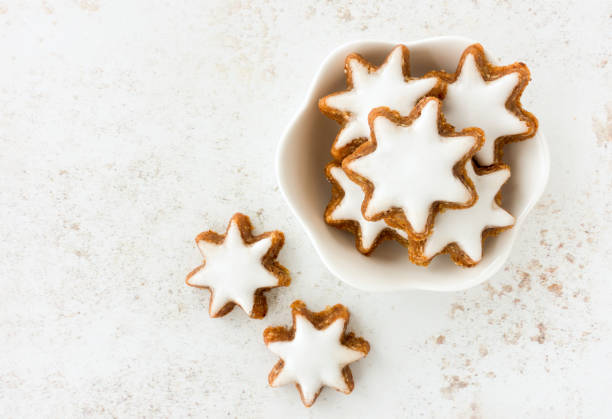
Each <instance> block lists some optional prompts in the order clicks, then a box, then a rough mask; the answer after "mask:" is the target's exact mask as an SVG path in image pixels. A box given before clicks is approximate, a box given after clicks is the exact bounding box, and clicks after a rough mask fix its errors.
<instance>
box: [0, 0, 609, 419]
mask: <svg viewBox="0 0 612 419" xmlns="http://www.w3.org/2000/svg"><path fill="white" fill-rule="evenodd" d="M611 18H612V6H611V4H610V2H608V1H605V0H603V1H589V2H571V1H564V2H552V1H551V2H533V1H495V2H492V1H482V0H478V1H473V2H456V1H439V2H416V1H395V2H392V1H381V0H377V1H369V2H357V1H355V2H351V1H340V2H332V1H318V2H315V1H312V2H306V1H304V2H297V1H296V2H289V1H281V0H279V1H267V0H255V1H252V2H246V1H243V2H241V1H226V0H223V1H195V0H193V1H157V0H155V1H153V0H142V1H119V0H118V1H102V0H99V1H98V0H65V1H61V0H59V1H52V0H33V1H21V0H19V1H17V0H15V1H7V0H0V53H1V54H2V63H1V64H0V203H1V205H0V254H1V255H2V257H1V260H2V263H0V281H1V283H0V416H1V417H3V418H6V417H37V418H38V417H84V416H97V417H184V416H198V417H211V418H219V417H249V418H263V417H300V416H305V417H329V418H338V417H342V416H344V415H346V417H438V418H447V417H461V418H468V417H475V418H479V417H485V418H503V417H507V418H526V417H530V418H538V419H540V418H557V417H560V418H564V417H571V418H577V417H584V418H592V417H602V418H604V417H610V416H611V415H612V410H611V409H612V408H611V404H610V388H612V373H611V370H612V292H611V289H612V274H611V271H612V266H611V259H612V245H611V239H610V237H611V234H612V231H611V230H612V229H611V224H612V223H611V220H612V214H611V210H610V208H611V205H612V193H611V192H612V189H611V188H612V99H611V97H610V92H611V91H612V77H611V68H612V61H611V60H612V57H611V50H612V48H611V33H612V31H611V23H612V19H611ZM444 34H457V35H465V36H469V37H472V38H474V39H477V40H480V41H481V42H482V43H483V44H484V45H485V46H486V47H488V48H489V49H490V50H492V51H494V52H495V54H497V55H498V56H499V57H500V58H501V59H502V60H503V61H504V62H508V63H510V62H513V61H516V60H521V61H524V62H526V63H528V65H529V66H530V68H531V72H532V76H533V82H532V84H530V85H529V87H528V89H527V91H526V92H525V95H524V103H525V106H526V108H528V109H529V110H531V111H532V112H533V113H535V114H536V115H537V116H538V118H539V120H540V123H541V129H542V130H543V131H544V132H545V133H546V135H547V137H548V139H549V142H550V149H551V159H552V172H551V179H550V183H549V185H548V189H547V190H546V193H545V195H544V197H543V198H542V200H541V202H540V203H539V204H538V206H537V207H536V208H535V210H534V211H533V212H532V214H531V215H530V216H529V218H528V220H527V222H526V223H525V225H524V227H523V229H522V231H521V234H520V237H519V239H518V242H517V243H516V246H515V248H514V250H513V253H512V255H511V257H510V259H509V262H508V263H507V265H506V267H505V269H504V270H503V271H502V272H500V273H499V274H497V275H496V276H495V277H494V278H493V279H492V280H491V281H489V282H488V283H487V284H484V285H482V286H478V287H476V288H474V289H471V290H468V291H465V292H459V293H450V294H437V293H431V292H407V293H393V294H370V293H366V292H361V291H358V290H355V289H352V288H350V287H348V286H347V285H345V284H343V283H341V282H340V281H338V280H337V279H335V278H334V277H332V275H331V274H330V273H329V272H328V271H327V270H326V269H325V267H324V266H323V265H322V263H321V262H320V261H319V259H318V257H317V255H316V254H315V251H314V249H313V248H312V246H311V245H310V244H309V242H308V239H307V237H306V235H305V233H304V232H303V231H302V229H301V228H300V227H299V225H298V223H297V221H296V219H295V218H294V217H293V216H292V214H291V213H290V211H289V208H288V207H287V206H286V205H285V203H284V202H283V199H282V197H281V195H280V193H279V191H278V188H277V186H276V180H275V177H274V171H273V162H274V151H275V148H276V144H277V141H278V138H279V136H280V134H281V132H282V130H283V128H284V126H285V125H286V124H287V122H288V121H289V120H290V118H291V117H292V115H293V114H294V112H295V111H296V110H297V108H298V106H299V105H300V103H301V101H302V99H303V96H304V94H305V91H306V89H307V86H308V85H309V83H310V82H311V79H312V77H313V76H314V73H315V71H316V69H317V67H318V65H319V63H320V62H321V60H323V58H324V57H325V56H326V55H327V54H328V52H329V51H330V50H332V49H333V48H335V47H336V46H338V45H339V44H341V43H344V42H347V41H351V40H355V39H360V38H377V39H390V40H415V39H419V38H423V37H428V36H434V35H444ZM236 210H242V211H244V212H246V213H247V214H249V215H250V216H251V217H252V219H253V222H254V224H255V226H256V228H257V231H264V229H272V228H278V229H281V230H283V231H284V232H285V234H286V239H287V240H286V246H285V248H284V249H283V251H282V253H281V261H282V263H283V264H285V265H286V266H288V267H289V268H290V269H291V270H292V272H293V284H292V286H291V287H290V288H288V289H283V290H277V291H273V292H270V293H269V297H268V298H269V300H268V301H269V303H270V312H269V315H268V316H267V317H266V318H265V319H264V320H259V321H255V320H248V319H247V318H246V316H245V315H244V313H242V312H241V311H238V310H234V311H233V312H232V313H231V314H230V315H228V316H227V317H225V318H223V319H220V320H211V319H209V317H208V314H207V304H208V294H207V293H206V292H203V291H201V290H197V289H192V288H188V287H186V286H184V284H183V280H184V276H185V274H186V273H187V272H189V271H190V270H191V269H192V268H193V267H195V266H196V265H197V264H198V263H199V262H200V256H199V253H198V251H197V250H196V248H195V245H194V242H193V238H194V236H195V235H196V234H197V233H198V232H200V231H202V230H205V229H208V228H213V229H217V230H220V229H222V228H223V227H224V226H225V224H226V222H227V220H228V218H229V216H230V215H231V214H232V213H233V212H234V211H236ZM298 297H300V298H303V299H305V300H306V301H308V302H310V304H311V306H312V307H313V308H315V309H322V308H323V307H324V306H325V305H326V304H333V303H336V302H339V301H341V302H343V303H345V304H346V305H348V306H349V307H350V308H351V310H352V312H353V318H352V320H351V328H352V329H353V330H355V331H356V332H357V333H358V334H360V335H363V336H365V337H366V338H368V339H369V340H370V342H371V343H372V352H371V353H370V355H369V356H368V357H367V358H366V359H365V360H363V361H361V362H358V363H356V364H354V367H353V373H354V375H355V379H356V388H355V391H354V392H353V393H352V394H351V395H350V396H345V395H343V394H340V393H336V392H335V391H331V390H325V391H324V392H323V393H322V395H321V397H320V398H319V400H318V401H317V403H316V404H315V406H314V407H313V408H312V409H309V410H308V409H305V408H303V407H302V405H301V403H300V402H299V400H298V395H297V393H296V391H295V389H294V388H292V387H290V386H288V387H285V388H281V389H271V388H269V387H268V385H267V374H268V371H269V370H270V368H271V367H272V365H273V364H274V363H275V362H276V359H275V357H274V356H273V355H272V354H271V353H270V352H268V351H267V349H266V348H265V347H264V345H263V344H262V331H263V329H264V328H265V327H266V326H268V325H271V324H287V323H289V311H288V306H289V304H290V302H291V301H293V300H294V299H295V298H298Z"/></svg>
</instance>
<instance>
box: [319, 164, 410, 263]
mask: <svg viewBox="0 0 612 419" xmlns="http://www.w3.org/2000/svg"><path fill="white" fill-rule="evenodd" d="M325 173H326V174H327V179H328V180H329V181H330V183H331V184H332V197H331V200H330V202H329V204H328V205H327V208H326V209H325V221H326V222H327V224H330V225H333V226H336V227H338V228H340V229H342V230H347V231H350V232H351V233H353V234H354V235H355V246H356V247H357V250H359V251H360V252H361V253H363V254H364V255H366V256H367V255H370V254H371V253H372V252H373V251H374V249H376V247H377V246H378V245H379V244H380V243H381V242H382V241H383V240H390V239H392V240H397V241H399V242H400V243H402V244H406V245H407V244H408V234H406V232H405V231H403V230H400V229H397V228H393V227H390V226H389V225H387V223H385V221H384V220H379V221H368V220H366V219H365V218H364V217H363V214H362V213H361V203H362V202H363V199H364V197H365V196H364V193H363V190H362V189H361V188H360V187H359V185H357V184H356V183H355V182H353V181H352V180H350V179H349V178H348V176H347V175H346V173H344V170H342V167H341V166H340V163H337V162H332V163H330V164H328V165H327V167H326V168H325Z"/></svg>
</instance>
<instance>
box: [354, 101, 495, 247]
mask: <svg viewBox="0 0 612 419" xmlns="http://www.w3.org/2000/svg"><path fill="white" fill-rule="evenodd" d="M440 107H441V105H440V100H438V99H436V98H432V97H427V98H423V99H421V100H420V101H419V103H418V104H417V106H416V107H415V108H414V109H413V110H412V112H410V114H409V115H408V116H407V117H401V116H400V115H399V114H398V113H397V112H393V111H391V110H390V109H388V108H377V109H374V110H373V111H372V112H370V117H369V120H370V129H371V134H370V137H371V138H370V140H368V141H367V142H366V143H364V144H362V145H361V146H359V147H358V148H357V149H356V150H355V151H354V152H353V153H351V154H350V155H349V156H348V157H346V158H345V159H344V160H343V161H342V168H343V169H344V171H345V172H346V173H347V175H348V177H349V178H350V179H351V180H353V181H354V182H356V183H357V184H359V185H360V186H361V187H362V189H363V190H364V191H365V199H364V201H363V204H362V207H361V209H362V213H363V215H364V217H365V218H366V219H367V220H372V221H377V220H381V219H384V220H385V221H386V222H387V224H389V225H391V226H392V227H396V228H399V229H402V230H404V231H406V232H407V233H408V234H409V235H410V237H411V238H412V239H413V240H422V239H424V238H425V237H427V236H428V235H429V233H430V231H431V227H432V225H433V220H434V217H435V215H436V213H437V212H438V211H439V210H440V209H441V208H465V207H468V206H470V205H472V204H473V203H474V202H475V201H476V198H477V195H476V193H475V192H474V188H473V185H472V182H471V180H470V179H469V177H468V176H466V174H465V164H466V162H467V161H468V160H470V159H471V158H472V156H473V155H474V153H475V152H476V151H477V150H478V148H479V147H480V146H481V144H482V142H483V137H482V131H481V130H480V129H478V128H466V129H464V130H463V131H461V132H455V131H454V130H453V129H452V127H451V126H450V125H448V124H446V123H445V122H444V117H443V116H442V114H441V112H440Z"/></svg>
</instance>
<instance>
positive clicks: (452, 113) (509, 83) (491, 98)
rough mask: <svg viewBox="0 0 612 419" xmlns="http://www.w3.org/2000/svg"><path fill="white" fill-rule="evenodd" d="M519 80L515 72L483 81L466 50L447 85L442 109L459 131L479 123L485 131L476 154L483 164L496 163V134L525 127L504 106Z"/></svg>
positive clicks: (525, 126)
mask: <svg viewBox="0 0 612 419" xmlns="http://www.w3.org/2000/svg"><path fill="white" fill-rule="evenodd" d="M518 82H519V76H518V73H516V72H514V73H510V74H507V75H505V76H503V77H500V78H498V79H496V80H493V81H489V82H487V81H484V80H483V79H482V76H481V74H480V72H479V71H478V67H477V66H476V61H475V59H474V56H473V55H472V54H469V55H468V56H467V57H466V58H465V61H464V62H463V66H462V67H461V73H460V74H459V77H457V80H456V81H455V82H454V83H451V84H449V85H448V89H447V92H446V97H445V99H444V103H443V105H442V112H443V113H444V116H445V117H446V120H447V121H448V122H449V123H450V124H452V125H453V126H454V127H455V128H456V129H457V130H458V131H461V130H462V129H464V128H467V127H478V128H480V129H482V130H483V131H484V133H485V143H484V145H483V146H482V148H481V149H480V150H478V152H477V153H476V156H475V158H476V161H478V163H479V164H480V165H482V166H489V165H491V164H493V163H495V159H494V157H495V140H496V139H497V138H498V137H501V136H503V135H512V134H521V133H525V132H527V130H528V126H527V124H526V123H525V122H523V121H521V120H520V119H519V118H518V117H517V116H516V115H514V114H513V113H512V112H510V111H509V110H508V109H506V100H508V97H509V96H510V94H511V93H512V90H513V89H514V88H515V87H516V85H517V84H518Z"/></svg>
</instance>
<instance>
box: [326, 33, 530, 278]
mask: <svg viewBox="0 0 612 419" xmlns="http://www.w3.org/2000/svg"><path fill="white" fill-rule="evenodd" d="M409 59H410V51H409V50H408V48H406V47H405V46H404V45H398V46H397V47H395V48H394V49H393V50H392V51H391V52H390V54H389V55H388V56H387V58H386V60H385V61H384V63H383V64H382V65H380V66H378V67H377V66H375V65H372V64H370V63H369V62H368V61H366V60H365V59H364V58H363V57H361V56H360V55H358V54H350V55H349V56H347V57H346V62H345V72H346V78H347V86H348V87H347V89H346V90H345V91H341V92H336V93H332V94H330V95H328V96H325V97H323V98H321V99H320V100H319V108H320V109H321V111H322V112H323V114H325V115H326V116H328V117H329V118H332V119H334V120H336V121H337V122H338V123H339V124H340V125H341V128H340V130H339V132H338V134H337V136H336V138H335V140H334V142H333V144H332V147H331V154H332V156H333V158H334V160H333V161H332V162H331V163H329V164H328V165H327V167H326V175H327V178H328V179H329V181H330V182H331V184H332V197H331V200H330V202H329V204H328V206H327V208H326V210H325V221H326V222H327V223H328V224H330V225H332V226H335V227H338V228H340V229H343V230H347V231H349V232H351V233H352V234H354V236H355V244H356V247H357V250H359V251H360V252H361V253H363V254H364V255H370V254H371V253H372V252H373V251H374V250H375V248H376V247H377V246H378V245H379V244H380V243H381V242H382V241H383V240H386V239H392V240H395V241H397V242H399V243H400V244H402V245H404V246H405V247H407V248H408V254H409V257H410V260H411V261H412V262H413V263H415V264H418V265H423V266H426V265H428V264H429V263H430V262H431V260H432V259H433V258H434V257H436V256H437V255H439V254H443V253H446V254H448V255H449V256H450V257H451V258H452V260H453V261H454V262H455V263H456V264H458V265H460V266H467V267H469V266H475V265H476V264H478V263H479V262H480V261H481V260H482V257H483V244H484V240H485V239H486V238H487V237H488V236H491V235H497V234H499V233H501V232H502V231H504V230H507V229H510V228H512V226H513V225H514V217H513V216H512V215H511V214H510V213H509V212H508V211H506V210H504V209H503V208H502V206H501V187H502V186H503V184H504V183H505V182H506V181H507V180H508V179H509V177H510V167H508V166H507V165H506V164H504V163H503V147H504V145H505V144H507V143H509V142H515V141H521V140H525V139H528V138H531V137H533V136H534V134H535V132H536V130H537V126H538V122H537V119H536V118H535V117H534V116H533V115H532V114H530V113H529V112H527V111H525V110H524V109H523V108H522V107H521V103H520V96H521V94H522V92H523V90H524V89H525V87H526V86H527V83H528V82H529V79H530V75H529V70H528V68H527V66H526V65H525V64H523V63H515V64H512V65H508V66H503V67H497V66H493V65H492V64H491V63H489V62H488V61H487V59H486V57H485V53H484V50H483V48H482V46H481V45H479V44H474V45H471V46H469V47H468V48H466V49H465V51H464V52H463V54H462V56H461V58H460V60H459V62H458V64H457V70H456V71H455V73H454V74H449V73H446V72H444V71H432V72H430V73H428V74H426V75H425V76H424V77H421V78H416V77H411V76H410V61H409Z"/></svg>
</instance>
